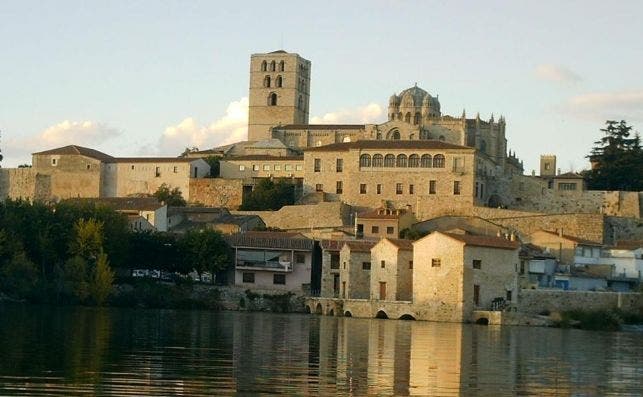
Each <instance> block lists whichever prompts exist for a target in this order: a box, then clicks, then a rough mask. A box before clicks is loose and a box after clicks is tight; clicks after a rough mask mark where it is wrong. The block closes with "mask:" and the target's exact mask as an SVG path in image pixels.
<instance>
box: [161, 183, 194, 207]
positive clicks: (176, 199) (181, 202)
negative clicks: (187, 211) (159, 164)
mask: <svg viewBox="0 0 643 397" xmlns="http://www.w3.org/2000/svg"><path fill="white" fill-rule="evenodd" d="M153 196H154V197H156V199H157V200H158V201H160V202H162V203H165V204H167V205H169V206H172V207H185V206H186V205H187V202H186V201H185V199H184V198H183V195H182V194H181V189H179V188H178V187H175V188H174V189H170V187H169V186H168V185H167V184H165V183H164V184H162V185H161V186H159V188H158V189H157V190H156V192H154V194H153Z"/></svg>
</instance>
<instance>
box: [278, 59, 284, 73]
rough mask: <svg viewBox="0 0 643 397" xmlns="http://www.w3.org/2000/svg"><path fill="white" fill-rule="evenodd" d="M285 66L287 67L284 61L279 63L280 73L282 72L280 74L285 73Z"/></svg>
mask: <svg viewBox="0 0 643 397" xmlns="http://www.w3.org/2000/svg"><path fill="white" fill-rule="evenodd" d="M284 66H285V63H284V61H281V62H279V71H280V72H283V71H284Z"/></svg>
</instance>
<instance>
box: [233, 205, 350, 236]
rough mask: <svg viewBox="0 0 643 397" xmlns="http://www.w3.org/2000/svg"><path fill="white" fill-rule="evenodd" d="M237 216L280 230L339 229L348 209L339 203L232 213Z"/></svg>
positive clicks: (346, 218)
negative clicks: (250, 217) (248, 217)
mask: <svg viewBox="0 0 643 397" xmlns="http://www.w3.org/2000/svg"><path fill="white" fill-rule="evenodd" d="M232 213H233V214H239V215H257V216H259V217H261V219H263V221H264V222H265V224H266V227H274V228H279V229H282V230H301V231H305V230H311V229H324V228H341V227H343V226H344V225H345V224H346V223H348V217H349V213H350V207H349V206H348V205H346V204H342V203H341V202H326V203H319V204H312V205H287V206H285V207H282V208H281V209H280V210H279V211H233V212H232Z"/></svg>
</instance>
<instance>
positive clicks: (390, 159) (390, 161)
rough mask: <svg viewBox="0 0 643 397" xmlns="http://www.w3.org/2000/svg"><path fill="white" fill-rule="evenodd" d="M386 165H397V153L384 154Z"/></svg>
mask: <svg viewBox="0 0 643 397" xmlns="http://www.w3.org/2000/svg"><path fill="white" fill-rule="evenodd" d="M384 167H395V155H393V154H387V155H386V156H384Z"/></svg>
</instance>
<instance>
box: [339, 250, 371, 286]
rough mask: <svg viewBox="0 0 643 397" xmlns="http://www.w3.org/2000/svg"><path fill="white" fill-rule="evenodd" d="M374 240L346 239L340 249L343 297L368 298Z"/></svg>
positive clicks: (340, 279) (340, 280)
mask: <svg viewBox="0 0 643 397" xmlns="http://www.w3.org/2000/svg"><path fill="white" fill-rule="evenodd" d="M374 245H375V243H374V242H368V241H346V242H344V245H343V247H342V249H341V250H340V251H339V266H340V271H339V282H340V297H341V298H342V299H368V298H369V297H370V285H371V248H372V247H373V246H374Z"/></svg>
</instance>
